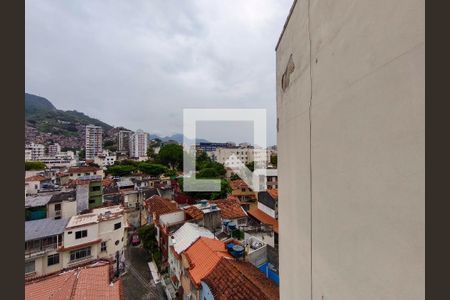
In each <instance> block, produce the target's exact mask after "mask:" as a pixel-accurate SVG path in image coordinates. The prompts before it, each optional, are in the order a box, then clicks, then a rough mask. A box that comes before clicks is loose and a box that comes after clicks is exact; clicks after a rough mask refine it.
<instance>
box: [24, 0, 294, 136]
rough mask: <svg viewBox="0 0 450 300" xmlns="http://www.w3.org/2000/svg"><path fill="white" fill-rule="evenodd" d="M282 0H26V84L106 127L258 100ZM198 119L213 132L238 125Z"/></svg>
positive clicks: (266, 96) (159, 124) (164, 120)
mask: <svg viewBox="0 0 450 300" xmlns="http://www.w3.org/2000/svg"><path fill="white" fill-rule="evenodd" d="M291 3H292V0H245V1H244V0H220V1H219V0H215V1H213V0H183V1H175V0H147V1H125V0H122V1H97V0H82V1H81V0H80V1H69V0H65V1H61V0H26V12H25V14H26V35H25V39H26V43H25V44H26V46H25V48H26V49H25V59H26V70H25V86H26V92H28V93H32V94H37V95H40V96H42V97H45V98H47V99H49V100H50V101H51V102H52V103H53V104H54V105H55V106H56V107H57V108H59V109H63V110H69V109H75V110H78V111H81V112H84V113H86V114H87V115H89V116H92V117H95V118H98V119H100V120H102V121H104V122H106V123H108V124H110V125H113V126H124V127H127V128H129V129H132V130H136V129H139V128H141V129H143V130H145V131H148V132H150V133H154V134H159V135H162V136H165V135H171V134H173V133H182V131H183V130H182V111H183V108H219V107H226V108H266V109H267V115H268V124H267V125H268V143H269V144H275V143H276V126H275V125H276V98H275V50H274V49H275V45H276V42H277V40H278V37H279V35H280V33H281V30H282V28H283V24H284V21H285V19H286V16H287V14H288V12H289V8H290V6H291ZM235 127H236V126H233V127H228V126H220V128H218V126H211V128H209V129H208V126H205V127H203V126H202V128H201V133H202V135H203V136H202V137H204V138H207V139H209V140H214V141H218V142H219V141H230V140H231V141H236V142H243V141H249V139H252V137H253V135H252V133H251V132H250V131H251V130H247V129H248V128H250V127H249V126H247V127H245V128H243V130H237V129H236V128H235Z"/></svg>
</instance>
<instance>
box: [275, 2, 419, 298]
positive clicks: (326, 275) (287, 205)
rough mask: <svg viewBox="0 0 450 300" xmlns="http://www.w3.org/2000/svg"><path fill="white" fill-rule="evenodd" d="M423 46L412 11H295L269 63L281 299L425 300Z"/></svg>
mask: <svg viewBox="0 0 450 300" xmlns="http://www.w3.org/2000/svg"><path fill="white" fill-rule="evenodd" d="M308 16H309V18H308ZM308 21H310V22H308ZM308 23H310V27H309V30H308ZM280 29H281V28H280ZM309 33H310V34H309ZM310 38H311V45H312V47H310ZM424 41H425V36H424V1H422V0H397V1H390V0H379V1H372V0H360V1H353V0H342V1H333V0H320V1H319V0H311V1H310V7H308V1H306V0H304V1H298V2H297V4H296V6H295V8H294V10H293V13H292V16H291V18H290V21H289V23H288V26H287V28H286V30H285V32H284V35H283V37H282V39H281V42H280V44H279V47H278V49H277V52H276V63H277V71H276V78H277V83H276V86H277V114H278V118H279V132H278V153H279V155H278V172H279V174H278V175H279V221H280V284H281V286H280V291H281V298H282V299H320V300H322V299H325V300H326V299H343V300H353V299H358V300H359V299H365V300H372V299H373V300H375V299H383V300H385V299H387V300H389V299H411V300H416V299H424V291H425V289H424V278H425V275H424V271H425V269H424V267H425V263H424V254H425V246H424V242H425V235H424V229H425V217H424V204H425V202H424V102H425V101H424V100H425V99H424V77H425V72H424V54H425V47H424ZM310 50H311V56H310ZM291 54H292V59H293V62H294V65H295V69H294V71H293V73H292V74H291V76H290V84H289V87H288V88H287V89H286V90H285V91H283V90H282V89H281V78H282V75H283V73H284V71H285V69H286V65H287V63H288V60H289V57H290V55H291ZM310 62H312V63H311V64H310ZM310 65H312V68H311V69H310ZM310 75H312V76H310ZM311 93H312V94H311ZM311 95H312V98H311V99H312V100H311V103H312V104H311V118H310V115H309V103H310V97H311ZM310 125H311V135H310ZM310 141H311V143H310ZM310 146H311V152H310ZM310 154H311V160H310ZM310 166H311V169H310ZM311 174H312V176H311ZM310 184H311V185H310ZM310 186H311V187H312V190H311V189H310Z"/></svg>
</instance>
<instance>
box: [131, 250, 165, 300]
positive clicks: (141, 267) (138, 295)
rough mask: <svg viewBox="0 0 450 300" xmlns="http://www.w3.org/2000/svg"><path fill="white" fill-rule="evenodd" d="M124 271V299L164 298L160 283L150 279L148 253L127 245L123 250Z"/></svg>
mask: <svg viewBox="0 0 450 300" xmlns="http://www.w3.org/2000/svg"><path fill="white" fill-rule="evenodd" d="M125 257H126V271H127V273H126V274H125V276H124V277H123V290H124V298H125V300H148V299H152V300H153V299H166V296H165V293H164V289H163V287H162V286H161V284H160V283H159V284H157V285H155V283H154V282H153V280H152V276H151V273H150V270H149V268H148V264H147V263H148V262H149V260H150V255H149V254H148V253H147V252H146V251H145V250H144V249H142V248H140V247H133V246H128V248H127V249H126V252H125Z"/></svg>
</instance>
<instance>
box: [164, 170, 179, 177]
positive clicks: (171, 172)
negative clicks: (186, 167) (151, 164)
mask: <svg viewBox="0 0 450 300" xmlns="http://www.w3.org/2000/svg"><path fill="white" fill-rule="evenodd" d="M164 176H168V177H171V178H174V177H176V176H177V171H175V170H166V172H165V173H164Z"/></svg>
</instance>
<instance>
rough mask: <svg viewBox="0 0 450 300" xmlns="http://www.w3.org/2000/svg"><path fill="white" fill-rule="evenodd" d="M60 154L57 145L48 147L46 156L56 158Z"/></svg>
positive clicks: (59, 147) (59, 148)
mask: <svg viewBox="0 0 450 300" xmlns="http://www.w3.org/2000/svg"><path fill="white" fill-rule="evenodd" d="M59 153H61V146H60V145H59V144H58V143H55V144H52V145H49V146H48V156H56V155H58V154H59Z"/></svg>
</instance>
